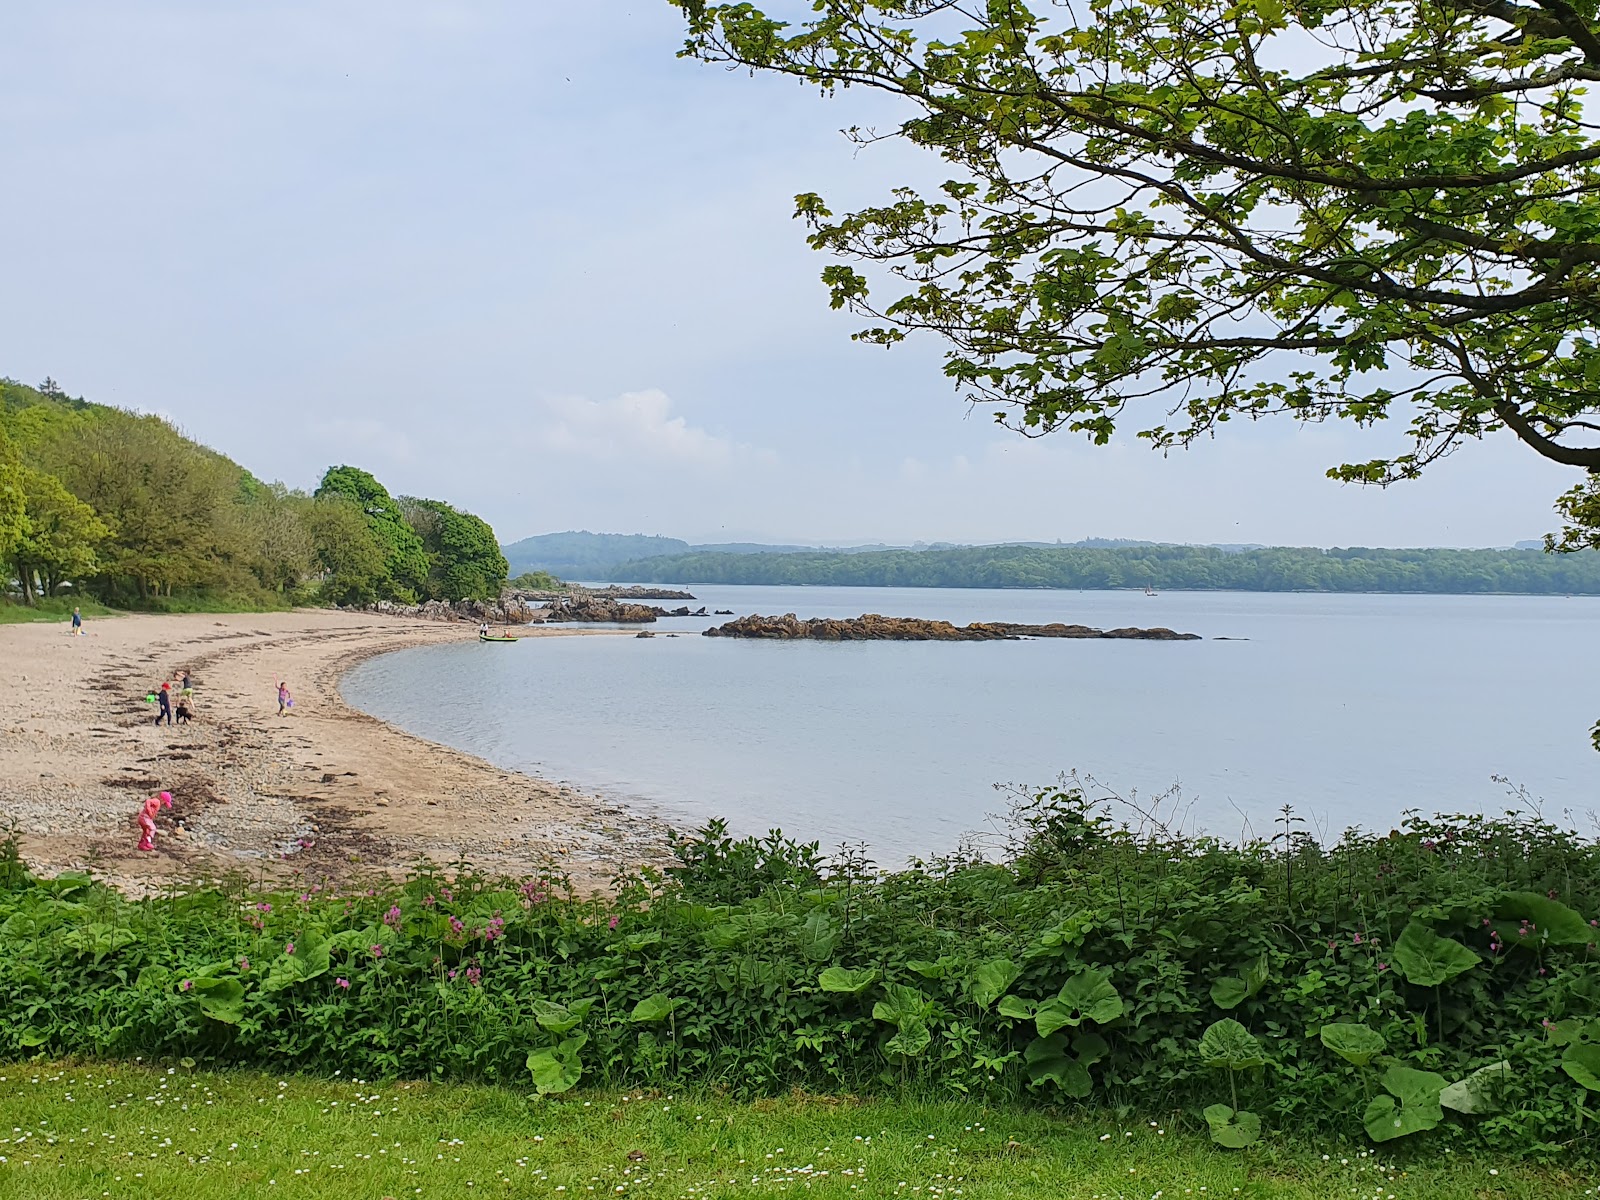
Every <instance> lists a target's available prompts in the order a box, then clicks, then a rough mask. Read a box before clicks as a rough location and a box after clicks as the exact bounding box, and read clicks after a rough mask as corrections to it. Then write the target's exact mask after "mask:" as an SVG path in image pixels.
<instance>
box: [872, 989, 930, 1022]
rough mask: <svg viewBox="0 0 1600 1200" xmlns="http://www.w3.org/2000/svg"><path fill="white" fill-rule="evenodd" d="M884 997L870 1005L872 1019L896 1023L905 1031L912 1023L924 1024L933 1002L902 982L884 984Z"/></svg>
mask: <svg viewBox="0 0 1600 1200" xmlns="http://www.w3.org/2000/svg"><path fill="white" fill-rule="evenodd" d="M883 992H884V997H883V999H882V1000H879V1001H878V1002H877V1003H876V1004H874V1005H873V1006H872V1019H873V1020H875V1021H886V1022H888V1023H889V1024H890V1025H898V1026H899V1027H900V1030H901V1032H902V1033H903V1032H905V1031H906V1030H907V1029H909V1028H910V1027H911V1026H913V1025H926V1023H927V1020H928V1017H929V1016H931V1015H932V1013H933V1003H932V1002H931V1001H930V1000H929V999H928V998H927V997H926V996H924V995H923V994H922V993H921V992H919V991H917V989H916V988H914V987H907V986H906V985H905V984H903V983H889V984H885V985H884V988H883Z"/></svg>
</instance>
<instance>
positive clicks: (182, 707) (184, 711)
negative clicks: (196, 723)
mask: <svg viewBox="0 0 1600 1200" xmlns="http://www.w3.org/2000/svg"><path fill="white" fill-rule="evenodd" d="M172 682H173V681H171V680H165V681H163V682H162V684H161V687H160V689H159V690H158V691H156V692H153V693H151V694H152V695H153V696H154V698H155V701H156V704H157V705H158V707H157V709H156V724H157V725H159V724H161V722H162V719H163V718H165V720H166V722H167V724H168V725H171V724H172V717H173V712H172V691H173V688H172ZM177 684H178V689H177V691H178V712H177V717H178V720H179V721H180V722H182V723H183V724H188V723H189V722H190V721H192V720H194V685H193V682H192V681H191V680H190V678H189V672H188V671H187V670H184V671H179V672H178V679H177Z"/></svg>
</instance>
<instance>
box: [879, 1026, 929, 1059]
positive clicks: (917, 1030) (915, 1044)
mask: <svg viewBox="0 0 1600 1200" xmlns="http://www.w3.org/2000/svg"><path fill="white" fill-rule="evenodd" d="M932 1041H933V1034H932V1033H930V1032H929V1031H928V1026H927V1023H926V1022H924V1021H908V1022H906V1023H904V1024H902V1025H901V1026H900V1032H899V1033H897V1034H895V1035H894V1036H893V1037H892V1038H890V1039H889V1040H888V1041H887V1042H885V1043H884V1049H886V1050H887V1051H889V1053H891V1054H901V1055H904V1056H905V1057H906V1058H915V1057H916V1056H917V1055H919V1054H921V1053H922V1052H923V1051H924V1050H926V1049H927V1048H928V1045H929V1043H930V1042H932Z"/></svg>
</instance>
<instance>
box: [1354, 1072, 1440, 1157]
mask: <svg viewBox="0 0 1600 1200" xmlns="http://www.w3.org/2000/svg"><path fill="white" fill-rule="evenodd" d="M1383 1086H1384V1088H1385V1090H1387V1091H1388V1092H1389V1093H1390V1095H1389V1096H1378V1097H1376V1098H1374V1099H1373V1101H1372V1102H1371V1103H1370V1104H1368V1105H1367V1108H1366V1111H1365V1112H1364V1113H1363V1114H1362V1115H1361V1123H1362V1125H1363V1126H1365V1127H1366V1131H1367V1136H1368V1137H1370V1138H1371V1139H1372V1140H1373V1141H1375V1142H1390V1141H1393V1140H1394V1139H1395V1138H1402V1137H1409V1136H1410V1135H1411V1134H1413V1133H1422V1132H1423V1131H1425V1130H1428V1129H1432V1128H1433V1127H1434V1126H1436V1125H1438V1124H1439V1122H1440V1121H1442V1120H1444V1109H1443V1108H1441V1107H1440V1105H1439V1097H1440V1095H1441V1093H1443V1091H1444V1089H1445V1077H1444V1076H1443V1075H1436V1074H1435V1073H1434V1072H1432V1071H1418V1070H1416V1069H1415V1068H1413V1067H1402V1066H1399V1065H1396V1066H1392V1067H1390V1068H1389V1069H1388V1070H1387V1071H1386V1072H1384V1076H1383ZM1396 1100H1398V1101H1399V1103H1398V1104H1396Z"/></svg>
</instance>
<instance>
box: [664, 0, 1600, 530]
mask: <svg viewBox="0 0 1600 1200" xmlns="http://www.w3.org/2000/svg"><path fill="white" fill-rule="evenodd" d="M672 2H673V3H674V4H676V5H677V6H678V7H679V8H681V9H682V10H683V11H684V13H685V15H686V18H687V20H688V27H689V40H688V43H687V46H686V49H685V53H686V54H687V55H690V56H692V57H696V58H700V59H703V60H706V61H708V62H718V63H728V64H738V65H743V66H748V67H751V68H754V69H758V70H766V71H775V72H780V73H783V74H787V75H791V76H795V77H798V78H799V79H801V80H803V81H805V82H807V83H810V84H814V85H815V86H817V87H818V88H820V89H822V90H823V91H827V92H832V91H834V90H836V89H839V88H844V87H867V88H871V89H876V90H879V91H882V92H887V93H891V94H893V95H894V96H897V97H900V98H902V99H903V100H904V101H906V102H908V105H909V108H910V112H911V115H910V116H909V117H908V118H907V119H906V120H905V121H904V122H903V123H901V124H900V125H899V126H898V127H897V128H896V129H894V130H893V131H892V132H891V133H890V134H886V135H883V136H895V137H899V138H902V139H905V140H907V141H909V142H911V143H912V144H914V145H917V146H919V147H922V148H925V149H927V150H930V151H932V152H933V153H935V154H937V155H939V156H940V157H941V158H943V159H944V160H945V162H946V163H947V164H948V165H949V167H950V168H951V169H952V170H953V177H952V178H951V179H950V180H949V181H948V182H946V183H945V184H943V186H942V187H940V188H938V189H936V190H933V191H930V192H927V193H919V192H917V191H915V190H912V189H902V190H899V191H897V192H896V193H895V194H894V195H893V197H892V198H890V199H889V200H888V202H887V203H884V204H881V205H878V206H874V207H870V208H866V209H863V210H861V211H858V212H853V213H847V214H845V215H842V216H840V215H836V214H834V213H833V212H831V211H830V210H829V208H828V207H827V205H826V203H825V202H824V200H823V199H822V198H821V197H819V196H816V195H802V196H800V197H798V198H797V199H798V215H799V216H800V217H802V218H803V219H804V220H805V221H806V222H807V223H808V224H809V226H810V228H811V230H812V232H811V237H810V241H811V244H812V245H813V246H814V247H816V248H817V249H819V250H824V251H828V252H830V253H832V254H835V255H837V256H839V257H841V258H843V259H848V260H856V261H859V262H863V263H865V264H876V265H879V266H881V267H887V268H888V269H889V271H890V273H891V275H893V276H898V279H899V283H898V284H896V285H894V286H892V287H890V288H889V289H887V291H888V296H887V298H882V297H881V296H880V294H879V293H880V292H883V291H884V290H885V288H884V286H883V283H882V282H881V280H880V279H877V278H873V279H869V278H868V276H867V275H866V274H864V273H863V272H862V271H861V270H858V269H856V268H855V267H854V266H851V265H849V264H848V263H840V264H836V265H833V266H830V267H828V268H827V269H826V270H825V271H824V273H823V278H824V280H825V281H826V282H827V284H828V285H829V287H830V289H831V294H832V302H833V305H834V306H835V307H836V308H837V307H848V308H850V309H851V310H853V311H856V312H859V313H862V314H865V315H867V316H869V317H870V318H872V319H874V320H875V321H877V322H878V323H877V324H875V325H874V326H873V327H872V328H870V329H867V330H865V331H864V332H862V333H861V334H859V335H858V337H860V338H862V339H864V340H866V341H869V342H877V343H881V344H884V345H888V344H891V343H893V342H895V341H898V340H900V339H901V338H902V337H904V336H905V335H906V333H907V332H908V331H930V332H932V333H935V334H937V335H940V336H942V337H943V338H944V339H946V340H947V341H948V343H949V350H948V353H947V357H946V368H945V369H946V373H947V374H948V375H949V376H950V378H951V379H953V380H954V381H955V383H956V384H957V386H958V387H959V388H960V389H962V391H963V392H964V393H966V394H967V395H968V396H970V397H971V398H973V399H975V400H978V401H983V402H993V403H996V404H998V405H1001V406H1002V407H1001V409H1000V411H999V412H998V414H997V416H998V419H1000V420H1001V421H1002V422H1006V423H1011V424H1013V425H1015V426H1016V427H1018V428H1020V429H1021V430H1023V431H1024V432H1028V433H1043V432H1048V431H1051V430H1056V429H1065V430H1071V431H1076V432H1079V433H1082V434H1086V435H1087V436H1088V437H1090V438H1091V439H1093V440H1094V441H1096V442H1098V443H1104V442H1105V441H1107V440H1108V439H1109V438H1110V437H1111V436H1112V434H1113V432H1114V431H1116V430H1118V429H1121V428H1123V427H1125V426H1129V425H1131V426H1132V427H1133V428H1134V429H1135V430H1136V431H1137V433H1138V434H1139V436H1141V437H1143V438H1146V439H1148V440H1149V442H1151V443H1152V444H1153V445H1155V446H1157V447H1160V448H1170V447H1175V446H1183V445H1187V444H1189V443H1191V442H1193V441H1194V440H1195V439H1197V438H1200V437H1204V436H1208V435H1211V434H1212V433H1214V432H1215V431H1216V429H1217V427H1218V426H1219V425H1221V424H1223V423H1225V422H1227V421H1229V420H1230V419H1237V418H1260V417H1265V416H1268V415H1272V414H1285V415H1288V416H1291V417H1296V418H1299V419H1301V420H1307V421H1320V420H1327V419H1344V420H1350V421H1353V422H1355V423H1356V424H1358V425H1361V426H1369V425H1374V424H1377V423H1379V422H1384V421H1386V420H1388V421H1389V422H1390V425H1391V426H1392V425H1394V424H1397V423H1400V422H1404V423H1405V435H1404V439H1403V441H1402V442H1400V443H1399V444H1394V445H1391V447H1390V448H1389V452H1388V453H1386V454H1384V455H1383V456H1382V457H1375V458H1373V459H1371V460H1370V461H1364V462H1352V463H1345V464H1342V465H1340V466H1336V467H1334V468H1333V469H1332V470H1330V472H1329V474H1330V475H1332V476H1333V477H1335V478H1338V479H1342V480H1348V481H1358V482H1371V483H1380V484H1381V483H1388V482H1390V481H1393V480H1397V479H1404V478H1410V477H1413V476H1415V475H1417V474H1418V473H1419V472H1421V471H1422V470H1423V469H1424V468H1425V467H1426V466H1427V465H1428V464H1430V463H1432V462H1434V461H1436V460H1438V459H1439V458H1440V457H1442V456H1444V455H1446V454H1448V453H1450V452H1451V451H1452V450H1453V449H1455V448H1456V447H1458V446H1459V445H1461V444H1462V443H1463V442H1464V441H1465V440H1467V439H1471V438H1477V437H1483V436H1486V435H1490V434H1502V433H1505V434H1509V435H1510V436H1513V437H1515V438H1517V439H1519V440H1520V441H1521V442H1522V443H1523V444H1524V445H1526V446H1527V447H1528V448H1530V449H1531V450H1533V451H1534V452H1535V453H1537V454H1539V455H1541V456H1542V457H1544V458H1546V459H1549V460H1551V461H1553V462H1556V463H1560V464H1563V465H1566V466H1569V467H1573V468H1576V469H1578V470H1580V471H1584V472H1587V475H1586V476H1585V477H1584V478H1583V480H1582V482H1579V483H1577V485H1576V486H1575V487H1574V488H1573V489H1572V490H1571V491H1569V492H1568V493H1567V494H1566V495H1565V496H1564V497H1562V500H1561V502H1560V504H1559V511H1560V512H1561V514H1562V516H1563V518H1564V519H1565V520H1566V522H1567V528H1566V530H1565V532H1564V534H1563V535H1562V536H1561V537H1560V538H1559V539H1552V545H1554V546H1556V547H1557V548H1560V549H1578V548H1581V547H1583V546H1593V545H1596V544H1600V436H1597V435H1600V339H1597V337H1596V325H1597V319H1600V166H1597V163H1600V136H1597V132H1596V126H1595V125H1594V124H1593V117H1592V115H1586V112H1585V108H1584V103H1583V101H1584V90H1585V88H1586V87H1587V86H1588V85H1589V84H1591V83H1593V82H1595V81H1597V80H1600V21H1597V20H1596V18H1595V15H1594V12H1593V8H1594V5H1593V4H1592V3H1586V4H1584V5H1573V4H1570V3H1568V2H1567V0H1530V2H1526V3H1519V2H1517V0H1442V2H1441V0H1422V2H1420V3H1416V4H1400V3H1395V2H1394V0H1346V2H1344V3H1339V4H1333V3H1325V2H1322V0H1299V2H1296V0H1089V2H1088V3H1086V4H1083V5H1068V4H1067V3H1065V2H1064V0H1057V2H1053V3H1052V2H1048V0H1032V2H1029V3H1025V2H1023V0H973V2H967V3H964V2H959V0H814V2H813V0H805V2H804V3H802V2H801V0H776V2H777V9H781V10H782V11H775V12H774V14H773V15H768V14H767V13H765V12H763V11H761V10H759V9H758V8H756V7H755V6H753V5H751V4H743V3H740V4H709V3H706V2H705V0H672ZM786 18H789V19H792V23H791V21H790V20H786ZM851 132H852V134H853V136H855V137H856V138H858V139H859V140H862V141H868V140H872V139H873V138H875V137H877V136H879V135H878V134H874V133H872V132H870V131H861V130H852V131H851Z"/></svg>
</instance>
